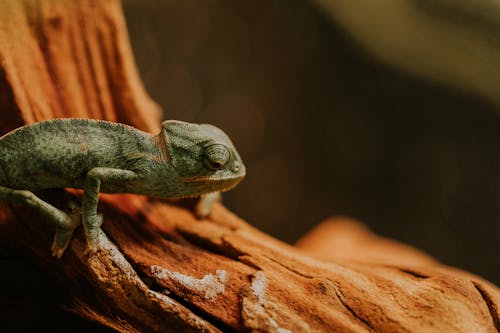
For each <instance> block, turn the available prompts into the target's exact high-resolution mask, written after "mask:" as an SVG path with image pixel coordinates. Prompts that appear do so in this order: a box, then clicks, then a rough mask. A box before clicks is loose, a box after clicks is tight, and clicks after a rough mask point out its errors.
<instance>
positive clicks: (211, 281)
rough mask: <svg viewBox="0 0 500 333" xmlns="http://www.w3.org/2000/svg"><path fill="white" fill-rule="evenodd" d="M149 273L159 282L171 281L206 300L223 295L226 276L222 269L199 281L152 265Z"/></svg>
mask: <svg viewBox="0 0 500 333" xmlns="http://www.w3.org/2000/svg"><path fill="white" fill-rule="evenodd" d="M151 273H152V274H154V275H155V276H156V277H157V278H158V279H160V280H166V279H168V280H172V281H175V282H177V283H180V284H182V285H183V286H184V287H186V288H188V289H189V290H191V291H194V292H198V293H204V297H205V298H206V299H210V300H214V299H215V298H217V295H219V294H221V293H224V290H225V286H226V282H227V281H228V274H227V272H226V271H225V270H223V269H218V270H216V271H215V275H214V274H207V275H205V276H203V277H202V278H201V279H197V278H194V277H192V276H189V275H184V274H182V273H179V272H172V271H170V270H168V269H166V268H163V267H160V266H156V265H153V266H151Z"/></svg>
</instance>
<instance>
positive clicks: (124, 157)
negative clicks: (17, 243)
mask: <svg viewBox="0 0 500 333" xmlns="http://www.w3.org/2000/svg"><path fill="white" fill-rule="evenodd" d="M245 173H246V171H245V166H244V164H243V162H242V160H241V158H240V156H239V154H238V152H237V151H236V149H235V147H234V145H233V143H232V142H231V140H230V139H229V137H228V136H227V135H226V134H225V133H224V132H223V131H222V130H221V129H219V128H218V127H215V126H213V125H210V124H194V123H188V122H184V121H179V120H167V121H164V122H163V123H162V124H161V130H160V132H159V133H158V134H156V135H153V134H150V133H147V132H144V131H141V130H139V129H137V128H135V127H132V126H129V125H125V124H121V123H116V122H111V121H104V120H96V119H84V118H81V119H80V118H60V119H52V120H46V121H41V122H37V123H33V124H29V125H25V126H22V127H19V128H17V129H14V130H12V131H11V132H8V133H7V134H5V135H3V136H2V137H0V202H4V203H10V204H24V205H28V206H30V207H33V208H34V209H36V210H37V211H38V212H39V213H40V214H42V215H43V216H44V217H46V218H47V219H48V220H49V221H50V222H51V223H52V224H53V225H54V226H55V229H56V232H55V236H54V241H53V243H52V255H53V256H55V257H56V258H61V257H62V255H63V254H64V252H65V250H66V248H67V247H68V245H69V243H70V241H71V239H72V237H73V231H74V230H75V228H77V227H78V226H79V225H80V224H82V225H83V228H84V234H85V238H86V245H87V246H86V251H85V252H86V253H87V254H93V253H95V252H96V251H97V250H98V248H99V233H100V230H101V229H100V228H101V225H102V216H101V215H100V214H98V213H97V208H98V201H99V193H100V192H102V193H135V194H142V195H147V196H151V197H157V198H167V199H168V198H185V197H200V201H199V203H198V205H197V206H196V213H197V215H198V217H205V216H206V215H208V214H209V213H210V211H211V207H212V205H213V203H214V202H215V201H216V200H217V198H218V197H219V192H221V191H222V192H223V191H227V190H229V189H231V188H233V187H234V186H236V185H237V184H238V183H239V182H240V181H241V180H242V179H243V178H244V176H245ZM51 188H77V189H83V198H82V206H81V217H80V216H78V217H75V216H73V217H72V216H70V215H69V214H67V213H65V212H63V211H62V210H60V209H58V208H56V207H54V206H53V205H51V204H50V203H48V202H46V201H44V200H42V199H40V198H39V197H38V196H36V195H35V194H34V193H33V191H37V190H44V189H51Z"/></svg>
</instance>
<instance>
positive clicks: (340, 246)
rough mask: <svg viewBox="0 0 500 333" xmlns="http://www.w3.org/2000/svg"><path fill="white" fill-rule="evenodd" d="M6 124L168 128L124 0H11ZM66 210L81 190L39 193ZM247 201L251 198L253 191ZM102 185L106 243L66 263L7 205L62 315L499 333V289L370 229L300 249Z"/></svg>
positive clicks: (338, 229)
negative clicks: (74, 122)
mask: <svg viewBox="0 0 500 333" xmlns="http://www.w3.org/2000/svg"><path fill="white" fill-rule="evenodd" d="M0 113H1V119H2V121H1V123H0V130H1V131H2V133H5V132H6V131H8V130H11V129H14V128H16V127H18V126H21V125H24V124H29V123H32V122H34V121H40V120H44V119H51V118H56V117H89V118H99V119H106V120H112V121H119V122H123V123H128V124H131V125H133V126H136V127H138V128H140V129H143V130H146V131H151V132H155V131H156V130H157V129H158V125H159V123H160V112H159V108H158V107H157V106H156V104H155V103H154V102H153V101H152V100H151V99H150V98H149V97H148V95H147V94H146V92H145V90H144V88H143V86H142V83H141V81H140V79H139V77H138V73H137V69H136V67H135V64H134V60H133V55H132V51H131V47H130V44H129V40H128V37H127V30H126V25H125V21H124V18H123V14H122V10H121V5H120V3H119V1H116V0H105V1H97V0H94V1H91V0H78V1H57V0H50V1H47V0H44V1H41V0H38V1H36V0H33V1H16V0H8V1H3V2H1V3H0ZM38 194H39V195H41V196H43V197H44V198H46V199H47V200H48V201H50V202H52V203H56V204H57V205H59V207H61V208H62V209H68V202H69V201H70V200H79V199H80V193H79V192H78V191H67V192H66V193H62V192H59V191H46V192H42V193H38ZM249 201H250V200H249ZM192 206H193V202H191V201H178V202H166V201H159V200H152V199H149V198H146V197H143V196H137V195H127V194H123V195H102V196H101V202H100V211H101V212H102V214H103V215H104V225H103V230H104V232H103V233H102V234H101V236H100V237H101V240H102V243H103V244H104V246H103V248H102V249H101V250H100V251H99V252H97V254H95V255H93V256H90V257H89V256H86V255H84V249H85V242H84V238H83V234H82V232H81V228H79V229H78V230H77V232H76V233H75V237H74V240H73V241H72V243H71V245H70V246H69V248H68V250H67V252H66V253H65V255H64V256H63V258H62V259H61V260H57V259H55V258H53V257H51V252H50V244H51V241H52V237H53V234H54V230H52V229H51V228H50V227H49V226H48V225H47V223H45V222H44V221H43V220H41V219H40V217H39V216H37V215H36V214H35V213H34V212H32V211H30V210H29V209H26V208H24V207H14V206H12V207H7V206H5V205H2V206H1V208H0V221H1V223H0V228H1V232H0V235H1V242H2V244H4V245H5V244H8V245H9V246H11V247H12V248H13V249H15V251H19V253H23V254H24V255H25V256H26V257H28V258H30V260H31V262H32V263H33V265H37V266H38V267H40V268H41V269H42V270H43V271H45V272H47V274H49V275H50V276H51V279H53V280H54V281H56V282H57V284H59V285H61V286H62V287H63V288H64V290H65V292H66V294H67V295H68V298H69V299H70V301H67V302H65V304H64V306H65V309H68V310H69V311H72V312H74V313H77V314H78V315H79V316H82V317H84V318H86V319H88V320H91V321H96V322H99V323H101V324H103V325H105V326H107V327H110V328H112V329H115V330H117V331H122V332H166V331H172V332H174V331H192V332H200V331H202V332H219V331H252V332H280V333H284V332H498V331H500V320H499V309H498V307H499V304H500V292H499V290H498V288H497V287H496V286H494V285H493V284H491V283H489V282H488V281H485V280H483V279H481V278H479V277H477V276H474V275H472V274H469V273H467V272H463V271H460V270H458V269H454V268H451V267H446V266H443V265H441V264H439V263H437V262H436V261H435V260H434V259H432V258H430V257H429V256H426V255H425V254H423V253H421V252H419V251H417V250H415V249H412V248H410V247H408V246H405V245H402V244H399V243H396V242H393V241H389V240H384V239H381V238H379V237H377V236H374V235H373V234H371V233H370V232H369V231H367V230H366V229H364V228H363V227H362V226H361V225H359V224H357V223H355V222H352V221H348V220H341V221H327V222H325V223H323V224H321V225H320V226H319V227H318V229H316V230H315V231H313V232H311V233H310V234H309V235H306V236H305V237H304V238H302V239H301V240H300V241H299V243H298V244H297V246H296V247H294V246H290V245H287V244H284V243H282V242H280V241H278V240H276V239H274V238H272V237H270V236H268V235H266V234H264V233H262V232H260V231H258V230H256V229H255V228H253V227H251V226H250V225H248V224H247V223H245V222H244V221H242V220H241V219H240V218H238V217H237V216H235V215H234V214H232V213H231V212H230V211H228V210H227V209H226V208H225V207H223V206H222V205H217V206H216V207H215V209H214V211H213V213H212V214H211V216H210V218H209V219H206V220H196V219H195V218H194V216H193V214H192Z"/></svg>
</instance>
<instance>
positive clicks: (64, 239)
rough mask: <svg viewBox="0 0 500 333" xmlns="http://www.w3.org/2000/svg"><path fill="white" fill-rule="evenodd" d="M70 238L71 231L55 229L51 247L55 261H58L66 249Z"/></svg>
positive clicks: (71, 235)
mask: <svg viewBox="0 0 500 333" xmlns="http://www.w3.org/2000/svg"><path fill="white" fill-rule="evenodd" d="M72 237H73V230H66V229H61V228H57V229H56V234H55V236H54V241H53V242H52V247H51V250H52V255H53V256H54V257H56V258H57V259H60V258H61V257H62V256H63V254H64V252H65V251H66V249H67V248H68V246H69V243H70V242H71V238H72Z"/></svg>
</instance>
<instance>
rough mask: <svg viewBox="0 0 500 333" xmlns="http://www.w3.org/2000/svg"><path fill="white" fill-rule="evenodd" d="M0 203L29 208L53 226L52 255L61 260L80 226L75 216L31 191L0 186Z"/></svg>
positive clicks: (79, 219)
mask: <svg viewBox="0 0 500 333" xmlns="http://www.w3.org/2000/svg"><path fill="white" fill-rule="evenodd" d="M0 201H4V202H7V203H11V204H19V205H23V206H28V207H31V208H32V209H34V210H35V211H37V212H38V213H39V214H40V215H41V216H42V217H43V218H44V219H45V220H47V221H48V222H50V223H51V224H52V225H53V226H55V228H56V235H55V237H54V242H53V243H52V254H53V255H54V256H55V257H57V258H61V256H62V255H63V254H64V251H65V250H66V248H67V247H68V245H69V243H70V241H71V238H72V235H73V230H75V228H76V227H78V225H79V224H80V221H81V218H79V217H76V215H77V214H67V213H66V212H64V211H62V210H60V209H58V208H56V207H54V206H52V205H51V204H49V203H47V202H45V201H43V200H42V199H40V198H39V197H37V196H36V195H35V194H34V193H33V192H31V191H26V190H15V189H11V188H8V187H4V186H0ZM71 204H73V206H71ZM70 208H71V209H72V210H73V211H74V210H75V208H74V203H71V202H70Z"/></svg>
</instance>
